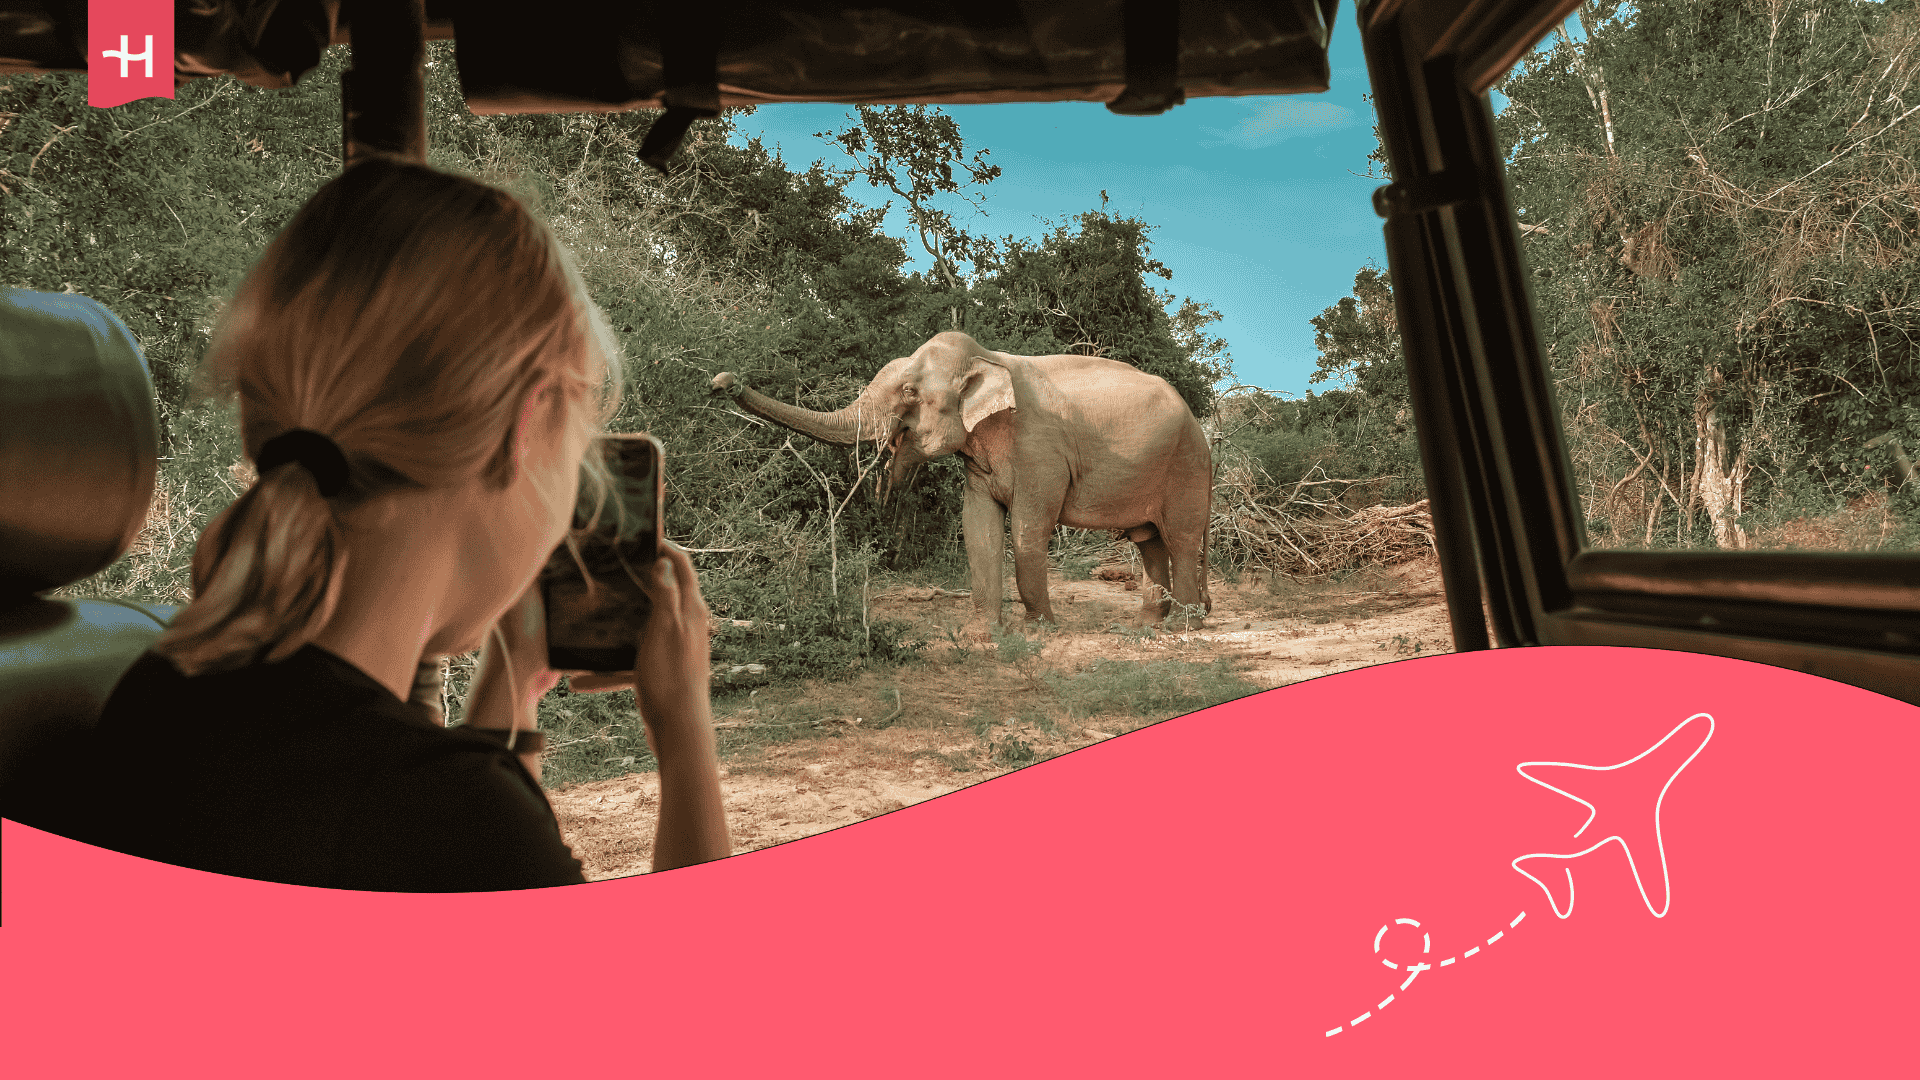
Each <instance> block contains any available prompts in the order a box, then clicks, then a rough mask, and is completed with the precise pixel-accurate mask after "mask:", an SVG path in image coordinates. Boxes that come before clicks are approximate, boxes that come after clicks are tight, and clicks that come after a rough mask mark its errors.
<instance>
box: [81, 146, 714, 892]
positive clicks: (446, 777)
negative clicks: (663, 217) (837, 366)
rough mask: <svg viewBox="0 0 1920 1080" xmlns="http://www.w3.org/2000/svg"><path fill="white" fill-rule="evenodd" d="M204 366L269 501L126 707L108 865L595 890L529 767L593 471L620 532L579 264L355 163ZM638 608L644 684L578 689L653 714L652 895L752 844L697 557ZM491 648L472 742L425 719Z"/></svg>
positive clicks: (402, 170) (133, 674) (434, 186)
mask: <svg viewBox="0 0 1920 1080" xmlns="http://www.w3.org/2000/svg"><path fill="white" fill-rule="evenodd" d="M206 366H207V372H206V375H207V376H210V377H211V379H212V381H213V383H214V384H215V385H216V386H217V387H219V388H221V389H227V388H231V389H232V390H234V391H237V393H238V395H239V399H240V417H241V434H242V440H243V442H244V444H245V447H246V451H247V453H248V456H250V457H252V458H253V459H254V460H255V462H256V463H257V466H258V471H259V480H258V482H256V483H255V484H254V485H253V486H252V487H251V488H250V489H249V490H248V491H247V492H246V493H245V494H243V495H242V496H241V497H240V499H239V500H238V501H236V502H235V503H234V504H233V505H232V506H231V507H229V508H228V509H227V510H225V511H224V512H223V513H221V514H220V515H219V516H218V517H217V518H215V519H214V521H213V522H212V524H210V525H209V526H208V528H207V530H206V532H205V533H204V534H203V535H202V536H201V538H200V542H199V545H198V547H197V548H196V550H195V554H194V560H193V586H194V595H195V599H194V601H193V603H192V604H190V605H189V606H188V607H187V608H186V609H185V610H183V611H182V612H180V614H179V615H178V616H176V617H175V619H174V621H173V623H172V624H171V626H170V627H169V628H168V630H167V631H166V633H164V634H163V635H162V636H161V637H160V638H159V639H158V641H156V643H155V644H154V647H153V648H152V650H150V651H149V652H148V653H147V654H146V655H145V656H143V657H141V658H140V660H139V661H138V662H136V663H135V664H134V666H133V667H132V668H131V669H130V670H129V671H128V672H127V674H126V675H125V676H124V677H123V678H122V679H121V681H120V683H119V684H118V686H117V687H116V689H115V691H114V693H113V695H112V696H111V698H110V699H109V701H108V702H107V705H106V708H105V710H104V712H103V714H102V717H101V721H100V726H99V732H98V747H99V751H100V763H101V765H102V767H103V768H104V770H105V780H106V784H105V790H104V792H103V793H102V794H101V796H100V797H99V798H98V799H97V800H96V805H97V806H98V808H99V809H100V810H101V811H102V814H103V816H102V818H101V820H100V821H99V823H98V825H97V827H96V829H95V837H94V838H95V840H96V842H98V843H99V844H101V845H102V846H105V847H110V848H114V849H115V850H119V851H124V852H127V853H129V854H134V855H139V856H143V857H147V858H152V859H157V860H160V861H164V862H170V863H175V864H178V865H184V866H189V867H193V868H196V869H201V870H209V871H213V872H215V873H222V874H230V875H236V876H241V877H252V878H260V879H264V880H269V881H279V882H286V883H290V884H302V885H315V886H323V887H330V888H343V889H377V890H392V891H478V890H489V889H513V888H532V887H538V886H545V885H560V884H568V883H572V882H579V881H582V880H584V878H583V877H582V874H581V869H580V864H579V862H578V861H577V860H575V859H574V858H573V856H572V854H571V852H569V851H568V849H567V847H566V844H565V843H564V842H563V841H562V840H561V838H560V834H559V828H558V825H557V823H556V822H555V820H554V817H553V811H552V809H551V807H550V806H549V805H548V803H547V801H546V798H545V795H544V794H543V793H542V791H541V790H540V787H539V785H538V783H537V782H536V780H535V774H534V771H533V770H537V768H538V760H537V757H535V756H533V755H530V754H528V755H525V756H524V758H523V756H522V755H521V754H516V753H515V751H516V750H518V751H521V752H522V753H523V754H524V752H525V751H526V750H527V749H528V746H527V745H525V743H527V742H531V741H535V740H537V735H534V736H532V738H531V739H530V737H529V731H530V729H531V728H532V724H533V718H534V715H535V706H536V704H537V702H538V700H539V698H540V696H541V695H542V694H544V693H545V692H546V691H547V690H549V689H551V688H552V687H553V686H554V685H556V684H557V683H558V681H559V678H560V676H559V674H558V673H556V672H553V671H550V670H548V669H547V656H546V640H545V629H544V627H543V625H542V622H541V616H542V607H541V602H540V596H539V590H538V585H537V580H536V578H537V575H538V573H539V571H540V569H541V567H542V566H543V565H544V564H545V563H546V561H547V558H548V556H549V555H550V554H551V553H552V552H553V551H554V550H555V548H556V547H557V546H558V545H559V544H560V543H561V542H562V541H563V539H565V538H566V537H567V534H568V529H569V525H570V524H571V520H572V514H573V510H574V507H575V505H576V500H577V498H578V497H579V494H580V491H581V485H582V483H583V480H582V477H583V474H584V477H585V480H584V482H585V483H586V484H587V494H588V495H589V496H590V498H591V500H592V504H593V505H595V506H596V507H605V506H608V505H611V503H610V502H609V500H607V498H606V492H607V490H608V477H607V475H606V469H605V466H604V463H602V462H600V461H599V460H598V455H594V456H593V457H592V458H589V457H588V455H587V453H586V451H587V448H588V446H589V443H590V440H591V438H592V436H593V434H594V433H595V432H596V431H598V430H601V429H602V427H603V425H604V424H605V421H606V420H607V418H608V417H610V416H611V415H612V413H613V411H614V409H615V408H616V407H617V405H618V401H619V393H620V365H619V363H618V357H617V352H616V347H615V344H614V341H613V338H612V336H611V335H610V334H609V333H608V332H607V329H606V327H605V323H604V317H603V316H602V315H601V314H600V312H599V311H598V309H597V308H595V307H594V305H593V304H592V302H591V301H590V300H589V299H588V297H587V293H586V289H585V286H584V284H583V282H582V281H581V279H580V277H579V275H578V273H577V272H576V271H575V270H574V269H573V268H572V266H571V264H570V262H569V260H568V259H567V257H566V255H565V253H564V251H563V250H562V249H561V248H560V247H559V245H558V244H557V243H556V242H555V241H554V239H553V238H552V236H551V234H550V233H548V232H547V230H546V229H545V228H544V227H543V226H542V225H540V224H539V223H538V222H537V221H535V220H534V219H533V218H532V216H531V215H530V214H529V213H528V212H527V211H526V210H525V208H523V207H522V206H521V205H520V204H519V203H518V202H516V201H515V200H514V199H513V198H512V197H510V196H508V195H507V194H505V193H503V192H501V191H498V190H496V189H494V188H491V187H488V186H486V185H483V184H480V183H476V182H474V181H471V180H467V179H462V178H458V177H454V176H450V175H446V174H443V173H439V172H436V171H433V170H431V169H427V168H424V167H420V166H415V165H408V164H403V163H399V162H393V161H374V162H369V163H366V164H361V165H357V166H355V167H354V168H352V169H350V170H348V171H347V172H346V173H345V174H344V175H342V176H341V177H339V178H338V179H335V180H334V181H333V182H332V183H329V184H328V185H327V186H326V187H324V188H322V189H321V191H320V192H319V193H318V194H317V195H315V196H314V198H313V199H312V200H311V201H310V202H309V203H308V204H307V205H306V206H305V207H304V208H303V209H302V210H301V211H300V213H299V214H298V215H297V216H296V217H295V218H294V220H293V222H292V223H291V224H290V225H289V226H288V227H287V229H286V231H285V232H283V233H282V234H281V235H280V236H279V237H278V238H276V239H275V240H274V242H273V243H272V245H270V246H269V247H268V249H267V251H266V254H265V255H264V256H263V257H262V258H261V260H260V262H259V264H258V265H257V266H256V267H254V269H253V271H252V272H251V273H250V274H249V275H248V277H247V279H246V281H245V283H244V284H243V285H242V286H241V288H240V289H239V291H238V293H237V294H236V295H235V297H234V299H233V302H232V303H231V304H230V305H229V307H228V309H227V311H226V312H225V313H224V315H223V316H222V319H221V323H220V327H219V330H218V332H217V333H216V335H215V338H214V341H213V343H212V345H211V347H210V348H209V351H208V354H207V360H206ZM643 584H644V586H645V588H646V590H647V593H648V596H649V597H650V599H651V600H652V601H653V613H652V615H651V617H650V619H649V621H648V623H647V627H646V630H645V631H644V632H643V635H642V637H641V640H640V641H639V643H638V646H637V647H638V650H639V660H638V670H637V671H636V672H635V673H634V675H633V676H631V677H627V678H624V679H604V678H603V679H598V680H586V679H582V680H576V683H575V688H576V689H582V690H606V689H613V688H615V687H617V686H624V685H633V686H634V687H635V692H636V697H637V700H638V704H639V707H640V712H641V715H642V718H643V720H644V721H645V724H646V731H647V739H648V742H649V744H650V745H651V746H652V747H653V750H654V753H655V755H656V757H657V758H658V760H659V767H660V781H661V810H660V821H659V824H658V837H657V840H656V844H655V849H654V868H655V869H656V870H659V869H666V868H669V867H675V866H683V865H688V864H691V863H696V862H704V861H707V860H710V859H717V858H723V857H725V856H726V855H727V854H728V853H729V842H728V838H727V831H726V823H725V818H724V814H723V811H722V809H721V803H720V789H719V778H718V762H717V759H716V756H715V749H714V736H713V726H712V718H711V711H710V705H709V702H708V697H707V684H708V666H707V665H708V643H707V608H706V604H705V602H704V601H703V600H702V599H701V597H700V590H699V583H698V581H697V579H696V577H695V574H694V570H693V566H692V563H691V562H690V561H689V559H688V558H687V555H686V553H685V552H684V551H682V550H680V549H678V548H670V549H669V551H668V552H667V553H666V554H665V555H663V556H662V557H661V559H660V560H659V562H658V563H657V564H656V565H655V566H654V567H653V568H652V576H651V580H649V581H647V582H644V583H643ZM488 639H490V640H488ZM483 642H484V644H485V645H486V648H485V651H484V652H483V655H482V659H481V667H480V672H479V675H478V677H477V678H476V681H475V686H474V690H473V693H472V695H471V697H470V700H469V702H468V706H467V716H466V719H467V722H466V724H465V725H463V726H462V727H458V728H451V729H449V728H442V727H440V726H438V724H437V723H435V722H434V720H433V719H432V713H431V710H429V709H427V708H426V707H424V706H422V705H420V704H418V703H412V702H409V701H408V697H409V694H410V691H411V689H412V687H413V684H414V679H415V674H416V670H417V668H418V666H419V664H420V662H421V659H422V658H423V657H432V656H439V655H445V654H452V653H461V652H466V651H469V650H472V649H474V648H478V647H481V646H482V644H483ZM589 684H590V685H589ZM529 766H531V769H530V768H529Z"/></svg>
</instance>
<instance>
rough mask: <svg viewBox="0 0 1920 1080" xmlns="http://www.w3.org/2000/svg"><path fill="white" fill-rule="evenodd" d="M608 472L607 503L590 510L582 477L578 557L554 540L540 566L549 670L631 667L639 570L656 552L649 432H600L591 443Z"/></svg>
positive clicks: (640, 607) (657, 480)
mask: <svg viewBox="0 0 1920 1080" xmlns="http://www.w3.org/2000/svg"><path fill="white" fill-rule="evenodd" d="M596 451H597V452H599V453H602V454H604V455H605V456H606V460H607V466H608V469H609V471H611V472H612V473H613V478H614V484H613V490H612V491H611V492H610V493H609V498H608V500H607V505H605V506H603V507H601V509H600V513H599V516H598V518H597V520H596V519H595V518H594V517H593V513H594V506H593V496H592V493H591V492H590V491H589V490H588V488H587V486H586V485H585V484H584V483H583V484H582V485H581V491H580V503H579V505H578V506H576V508H575V510H574V520H573V538H574V540H575V542H576V543H577V544H578V545H579V548H580V561H581V562H583V563H585V564H586V571H587V572H586V574H585V575H582V574H581V572H580V565H579V564H578V563H576V562H575V561H574V558H573V554H572V552H570V551H569V550H568V549H567V545H566V544H565V543H562V544H561V545H560V546H559V547H558V548H556V549H555V550H554V552H553V555H552V557H551V558H549V559H548V560H547V565H546V568H545V569H544V570H542V571H541V597H542V599H543V601H544V602H545V605H546V616H547V664H548V666H549V667H551V668H553V669H554V670H555V671H593V672H623V671H632V670H633V669H634V645H635V643H636V641H637V640H638V639H639V636H640V631H641V629H642V628H643V627H645V625H646V621H647V615H648V614H649V613H650V612H651V611H652V604H651V602H650V601H649V600H648V599H647V595H646V593H645V592H644V591H643V590H642V589H641V588H640V583H639V576H640V575H642V574H646V573H650V572H651V571H652V569H653V564H654V561H655V560H656V559H657V558H659V555H660V538H661V520H660V518H661V509H662V501H663V498H664V495H665V491H666V484H665V477H664V474H663V471H662V461H661V458H662V449H661V446H660V442H659V440H657V439H655V438H654V437H653V436H651V435H644V434H643V435H603V436H600V437H597V438H596V439H595V440H594V451H589V452H596Z"/></svg>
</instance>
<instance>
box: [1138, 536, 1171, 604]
mask: <svg viewBox="0 0 1920 1080" xmlns="http://www.w3.org/2000/svg"><path fill="white" fill-rule="evenodd" d="M1133 546H1134V547H1137V548H1139V549H1140V565H1141V567H1142V568H1143V569H1144V570H1146V572H1147V580H1148V581H1151V582H1152V583H1153V584H1154V585H1155V586H1157V588H1153V589H1148V588H1142V589H1141V590H1140V613H1139V614H1138V615H1135V616H1134V617H1133V621H1134V625H1136V626H1146V625H1147V624H1149V623H1156V622H1159V621H1160V620H1161V619H1164V618H1166V617H1167V612H1168V611H1170V610H1172V608H1173V603H1172V601H1171V600H1169V599H1168V598H1169V597H1170V596H1171V595H1172V593H1171V592H1170V589H1169V585H1170V583H1169V581H1168V579H1167V566H1168V560H1167V545H1166V542H1165V541H1163V540H1161V539H1160V537H1159V535H1158V534H1155V535H1154V536H1152V537H1150V538H1148V539H1146V540H1135V541H1134V542H1133Z"/></svg>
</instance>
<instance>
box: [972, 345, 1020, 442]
mask: <svg viewBox="0 0 1920 1080" xmlns="http://www.w3.org/2000/svg"><path fill="white" fill-rule="evenodd" d="M1011 408H1013V373H1012V372H1011V371H1008V370H1007V367H1006V365H1004V364H1001V363H999V362H997V361H994V360H990V359H988V358H987V357H984V356H979V357H975V358H974V362H973V370H972V371H970V372H968V373H967V383H966V387H965V389H963V390H962V391H961V392H960V422H961V423H962V424H964V425H965V426H966V429H967V430H968V431H972V430H973V429H974V428H975V427H976V426H978V425H979V423H980V421H982V420H985V419H986V418H987V417H989V416H992V415H993V414H994V413H997V412H1000V411H1002V410H1004V409H1011Z"/></svg>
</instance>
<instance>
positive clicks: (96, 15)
mask: <svg viewBox="0 0 1920 1080" xmlns="http://www.w3.org/2000/svg"><path fill="white" fill-rule="evenodd" d="M173 85H174V79H173V5H172V4H171V3H170V2H169V0H87V104H89V105H91V106H93V107H94V108H96V109H110V108H113V107H114V106H115V105H125V104H126V103H127V102H129V101H138V100H140V99H141V98H149V97H161V98H166V99H167V100H169V101H171V100H173Z"/></svg>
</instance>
